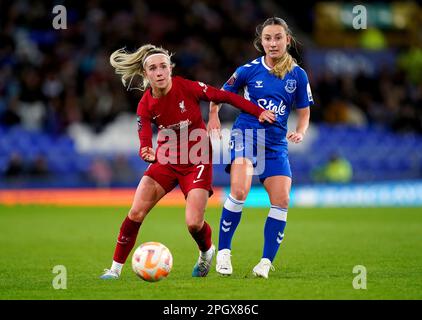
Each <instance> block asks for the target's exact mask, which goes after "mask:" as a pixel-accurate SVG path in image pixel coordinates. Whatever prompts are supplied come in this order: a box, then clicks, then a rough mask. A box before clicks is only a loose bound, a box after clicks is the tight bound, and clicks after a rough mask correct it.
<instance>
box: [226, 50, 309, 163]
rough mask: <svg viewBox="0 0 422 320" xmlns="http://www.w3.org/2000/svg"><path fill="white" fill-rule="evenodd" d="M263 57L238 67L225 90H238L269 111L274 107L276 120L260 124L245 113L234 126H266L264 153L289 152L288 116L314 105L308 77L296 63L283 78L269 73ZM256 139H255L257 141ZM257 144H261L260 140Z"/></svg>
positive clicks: (277, 153)
mask: <svg viewBox="0 0 422 320" xmlns="http://www.w3.org/2000/svg"><path fill="white" fill-rule="evenodd" d="M270 70H271V69H270V68H269V67H268V66H267V65H266V64H265V60H264V57H260V58H257V59H255V60H253V61H251V62H249V63H247V64H245V65H243V66H241V67H239V68H237V69H236V71H235V73H234V74H233V75H232V76H231V78H230V79H229V80H228V81H227V82H226V83H225V84H224V86H223V89H224V90H227V91H231V92H234V93H238V92H239V90H240V89H243V91H244V97H245V98H246V99H247V100H250V101H251V102H253V103H254V104H256V105H258V106H260V107H261V108H263V109H266V110H273V111H274V113H275V114H276V117H277V120H276V121H275V122H274V123H273V124H270V123H267V122H264V123H260V122H259V121H258V120H257V119H256V118H255V117H254V116H251V115H249V114H247V113H245V112H242V113H241V114H240V115H239V116H238V118H237V119H236V122H235V123H234V126H233V128H238V129H241V130H244V129H248V128H249V129H265V153H266V155H267V156H270V157H271V156H274V155H281V154H285V155H287V139H286V134H287V119H288V117H289V114H290V111H291V110H292V108H293V107H296V108H305V107H308V106H310V105H312V104H313V98H312V93H311V87H310V85H309V81H308V76H307V74H306V72H305V70H303V69H302V68H301V67H299V66H298V65H295V66H294V67H293V70H292V71H290V72H289V73H287V74H286V75H285V76H284V78H283V79H280V78H278V77H277V76H275V75H273V74H271V73H270ZM255 142H256V141H255ZM258 144H260V143H259V142H258Z"/></svg>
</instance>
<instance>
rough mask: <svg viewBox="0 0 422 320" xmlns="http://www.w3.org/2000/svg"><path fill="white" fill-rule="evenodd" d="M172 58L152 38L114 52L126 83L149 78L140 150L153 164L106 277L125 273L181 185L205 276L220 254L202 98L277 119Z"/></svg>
mask: <svg viewBox="0 0 422 320" xmlns="http://www.w3.org/2000/svg"><path fill="white" fill-rule="evenodd" d="M170 58H171V55H170V54H169V53H168V51H167V50H165V49H163V48H160V47H156V46H153V45H150V44H147V45H144V46H142V47H140V48H139V49H138V50H137V51H136V52H133V53H128V52H126V51H125V50H124V49H119V50H117V51H115V52H114V53H113V54H112V55H111V56H110V63H111V65H112V66H113V67H114V68H115V71H116V73H117V74H119V75H121V77H122V82H123V84H124V85H125V86H126V85H127V86H128V87H130V85H131V82H132V80H133V77H135V76H137V75H139V76H141V77H142V79H143V85H142V86H141V88H140V89H141V90H145V92H144V94H143V96H142V99H141V101H140V102H139V104H138V109H137V116H138V135H139V140H140V151H139V154H140V156H141V158H142V159H143V160H145V161H147V162H150V163H151V164H150V165H149V167H148V168H147V169H146V171H145V172H144V175H143V177H142V179H141V181H140V182H139V185H138V187H137V189H136V192H135V196H134V199H133V203H132V207H131V209H130V210H129V213H128V215H127V217H126V218H125V219H124V221H123V223H122V225H121V228H120V233H119V236H118V239H117V245H116V248H115V251H114V256H113V262H112V266H111V268H110V269H106V270H105V272H104V274H103V275H102V276H101V278H102V279H117V278H119V276H120V273H121V270H122V267H123V265H124V263H125V262H126V260H127V257H128V256H129V254H130V252H131V250H132V248H133V247H134V245H135V242H136V237H137V235H138V231H139V228H140V226H141V224H142V222H143V220H144V219H145V217H146V215H147V214H148V213H149V211H150V210H151V209H152V208H153V207H154V206H155V204H156V203H157V202H158V201H159V200H160V199H161V198H162V197H163V196H164V195H165V194H167V193H168V192H170V191H171V190H172V189H173V188H174V187H176V186H177V185H179V186H180V188H181V190H182V192H183V193H184V195H185V198H186V211H185V219H186V224H187V227H188V230H189V232H190V234H191V235H192V237H193V239H194V240H195V241H196V243H197V245H198V248H199V251H200V254H199V258H198V261H197V263H196V264H195V266H194V269H193V272H192V276H193V277H205V276H206V275H207V274H208V271H209V269H210V266H211V263H212V259H213V257H214V254H215V247H214V245H213V244H212V241H211V228H210V226H209V225H208V224H207V222H206V221H205V220H204V214H205V208H206V204H207V201H208V197H209V196H211V195H212V163H211V159H212V151H211V143H210V139H209V137H208V136H207V133H206V126H205V123H204V121H203V119H202V116H201V111H200V107H199V102H200V100H205V101H215V102H217V103H223V102H224V103H229V104H231V105H233V106H235V107H238V108H240V109H242V110H244V111H246V112H248V113H250V114H252V115H254V116H256V117H257V118H258V119H259V121H261V122H263V121H267V122H270V123H272V122H273V121H274V120H275V116H274V113H273V112H272V111H265V110H264V109H262V108H260V107H258V106H256V105H254V104H252V103H251V102H249V101H247V100H245V99H243V98H241V97H240V96H238V95H236V94H234V93H230V92H226V91H222V90H219V89H217V88H214V87H211V86H208V85H205V84H203V83H201V82H194V81H190V80H186V79H184V78H181V77H176V76H175V77H173V76H172V68H173V64H172V62H171V59H170ZM128 81H129V84H127V82H128ZM153 123H154V124H155V125H156V126H157V127H158V130H159V131H158V137H157V150H156V151H154V150H153V148H152V128H151V124H153ZM202 133H204V134H202ZM192 137H193V138H192ZM198 137H199V138H201V139H199V140H200V142H198ZM198 144H199V145H200V146H201V148H199V151H200V152H199V153H198Z"/></svg>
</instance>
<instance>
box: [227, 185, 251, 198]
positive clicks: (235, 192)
mask: <svg viewBox="0 0 422 320" xmlns="http://www.w3.org/2000/svg"><path fill="white" fill-rule="evenodd" d="M230 194H231V195H232V197H233V198H235V199H236V200H239V201H245V200H246V197H247V196H248V191H247V190H246V189H245V188H242V187H238V186H234V187H232V188H231V190H230Z"/></svg>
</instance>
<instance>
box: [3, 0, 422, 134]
mask: <svg viewBox="0 0 422 320" xmlns="http://www.w3.org/2000/svg"><path fill="white" fill-rule="evenodd" d="M0 4H1V10H0V30H1V32H0V123H1V124H2V125H6V126H10V125H14V124H17V123H20V124H22V125H23V126H25V127H26V128H29V129H43V130H45V131H46V132H49V133H52V134H58V133H64V132H66V129H67V128H68V126H69V125H71V124H72V123H78V122H82V123H86V124H88V125H90V126H91V127H92V128H93V129H94V130H95V131H96V132H101V130H103V128H104V127H105V126H106V125H107V124H108V123H109V122H110V121H113V119H115V117H116V116H117V115H118V114H119V113H121V112H135V109H136V106H137V102H138V100H139V98H140V97H141V94H142V93H141V92H139V91H137V90H132V91H129V92H126V91H125V90H124V88H123V87H122V85H121V83H120V81H119V79H118V77H117V76H116V75H115V74H114V72H113V69H112V68H111V67H110V65H109V61H108V59H109V55H110V53H111V52H112V51H114V50H116V49H118V48H121V47H126V48H127V49H128V50H134V49H136V48H137V47H139V46H141V45H142V44H145V43H147V42H150V43H153V44H157V45H163V46H165V47H166V48H167V49H169V50H170V51H171V52H173V53H175V56H174V61H175V63H176V69H175V74H180V75H183V76H185V77H188V78H191V79H196V80H201V81H204V82H207V83H209V84H211V85H214V86H217V87H220V86H221V85H222V84H223V83H224V82H225V81H226V80H227V78H228V77H230V75H231V74H232V72H233V71H234V70H235V68H236V67H237V66H239V65H241V64H244V63H245V62H247V61H249V60H250V59H252V58H254V57H256V55H257V52H256V50H255V49H254V47H253V45H252V40H253V38H254V32H255V27H256V25H258V24H259V23H261V22H263V21H264V20H265V19H266V18H267V17H269V16H272V15H274V14H277V15H280V16H282V17H284V18H285V19H286V20H287V22H288V23H290V26H291V27H292V29H293V32H294V33H295V35H296V37H298V38H299V41H300V43H302V44H303V43H309V44H311V43H312V39H311V33H310V32H309V28H310V25H311V23H312V18H311V17H312V15H311V14H312V9H313V8H312V6H309V7H308V8H307V9H304V10H303V11H301V12H300V13H298V12H297V11H296V12H293V11H290V12H289V11H288V10H286V9H287V7H286V6H283V7H279V5H278V4H277V2H276V1H270V0H267V1H253V0H242V1H239V0H227V1H211V0H200V1H193V0H182V1H164V0H153V1H152V0H148V1H136V0H132V1H112V0H105V1H97V0H88V1H61V2H57V1H29V0H16V1H0ZM57 4H61V5H64V6H65V8H66V9H67V15H66V17H67V21H66V27H67V28H66V29H61V30H55V29H54V28H53V26H52V21H53V18H54V17H55V14H53V13H52V10H53V8H54V6H55V5H57ZM299 14H300V15H301V16H299ZM303 17H305V19H304V18H303ZM301 29H302V30H304V31H305V32H303V33H301V34H300V35H298V33H299V32H300V30H301ZM296 31H297V32H296ZM305 36H306V37H307V39H303V38H302V37H305ZM306 49H307V48H306V47H305V46H299V47H298V48H297V49H296V50H293V51H292V54H293V56H295V57H296V58H297V59H298V61H299V63H300V64H301V65H302V66H303V67H305V69H307V70H309V73H310V80H311V85H312V88H313V92H314V96H315V100H316V106H315V108H314V109H313V112H314V115H313V117H312V118H313V121H315V122H318V121H324V122H329V123H339V122H340V123H349V122H352V123H353V122H358V123H367V122H381V123H385V124H387V125H389V126H391V127H392V128H395V129H398V130H402V129H405V130H416V131H422V124H421V123H422V113H421V110H422V108H417V106H420V105H421V99H422V98H421V97H422V93H421V92H422V89H421V84H420V83H417V82H416V83H415V82H412V81H411V80H410V77H408V73H406V69H405V68H392V69H391V71H386V72H384V73H382V74H380V75H377V76H376V77H375V78H368V77H366V76H365V75H358V76H357V77H350V76H347V75H344V76H342V77H333V76H330V75H329V74H326V75H324V76H323V77H315V78H312V72H311V71H310V70H311V68H312V66H308V65H305V63H306V62H305V61H303V59H302V55H301V51H302V50H306ZM418 80H420V79H418ZM421 82H422V81H421ZM205 108H206V107H205ZM204 111H206V110H204ZM235 112H236V111H235V110H234V109H227V108H226V112H224V113H221V118H222V119H221V120H222V121H231V120H233V119H234V116H235V114H234V113H235ZM204 114H205V116H206V112H204Z"/></svg>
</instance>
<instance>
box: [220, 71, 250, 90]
mask: <svg viewBox="0 0 422 320" xmlns="http://www.w3.org/2000/svg"><path fill="white" fill-rule="evenodd" d="M244 69H245V68H244V67H239V68H237V69H236V71H235V72H234V73H233V74H232V75H231V77H230V78H229V80H227V81H226V83H225V84H224V85H223V89H224V90H225V91H230V92H233V93H238V92H239V89H241V88H243V87H244V86H245V84H246V79H245V72H244Z"/></svg>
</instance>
